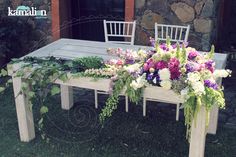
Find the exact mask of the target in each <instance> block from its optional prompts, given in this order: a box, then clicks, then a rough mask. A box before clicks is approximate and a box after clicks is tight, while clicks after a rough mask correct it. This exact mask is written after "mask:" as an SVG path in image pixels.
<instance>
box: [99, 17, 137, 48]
mask: <svg viewBox="0 0 236 157" xmlns="http://www.w3.org/2000/svg"><path fill="white" fill-rule="evenodd" d="M103 25H104V35H105V42H111V43H120V44H130V45H133V44H134V36H135V27H136V21H133V22H126V21H106V20H103ZM118 39H120V40H118Z"/></svg>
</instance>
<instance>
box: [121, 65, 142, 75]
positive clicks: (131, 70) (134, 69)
mask: <svg viewBox="0 0 236 157" xmlns="http://www.w3.org/2000/svg"><path fill="white" fill-rule="evenodd" d="M140 67H141V65H140V64H138V63H135V64H132V65H129V66H125V67H124V69H125V70H126V71H128V72H129V73H134V72H137V71H140Z"/></svg>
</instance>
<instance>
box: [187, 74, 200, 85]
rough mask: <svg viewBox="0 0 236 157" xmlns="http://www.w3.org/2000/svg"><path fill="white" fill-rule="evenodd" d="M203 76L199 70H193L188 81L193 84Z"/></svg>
mask: <svg viewBox="0 0 236 157" xmlns="http://www.w3.org/2000/svg"><path fill="white" fill-rule="evenodd" d="M200 78H201V76H200V73H199V72H192V73H188V78H187V79H188V81H189V82H190V83H191V84H192V83H195V82H198V81H199V80H200Z"/></svg>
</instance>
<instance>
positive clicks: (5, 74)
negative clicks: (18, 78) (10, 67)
mask: <svg viewBox="0 0 236 157" xmlns="http://www.w3.org/2000/svg"><path fill="white" fill-rule="evenodd" d="M1 76H3V77H4V76H7V71H6V70H5V69H2V70H1V73H0V77H1Z"/></svg>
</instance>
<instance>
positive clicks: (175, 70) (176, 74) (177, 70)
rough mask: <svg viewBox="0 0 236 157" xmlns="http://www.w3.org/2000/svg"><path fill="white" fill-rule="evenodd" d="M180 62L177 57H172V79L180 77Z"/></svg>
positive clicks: (169, 65) (170, 65) (169, 64)
mask: <svg viewBox="0 0 236 157" xmlns="http://www.w3.org/2000/svg"><path fill="white" fill-rule="evenodd" d="M179 65H180V62H179V60H178V59H177V58H171V59H170V61H169V63H168V68H169V70H170V74H171V79H172V80H174V79H178V78H179V77H180V74H181V72H180V68H179Z"/></svg>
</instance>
